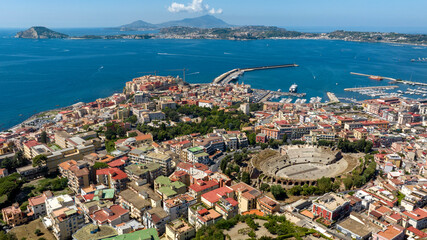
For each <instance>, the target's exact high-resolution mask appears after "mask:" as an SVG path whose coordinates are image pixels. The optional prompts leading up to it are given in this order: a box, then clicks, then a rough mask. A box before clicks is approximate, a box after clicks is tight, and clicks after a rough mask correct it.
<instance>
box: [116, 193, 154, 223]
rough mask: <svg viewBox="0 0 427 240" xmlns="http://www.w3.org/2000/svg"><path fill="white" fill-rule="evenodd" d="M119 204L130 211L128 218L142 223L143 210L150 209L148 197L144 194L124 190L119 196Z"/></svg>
mask: <svg viewBox="0 0 427 240" xmlns="http://www.w3.org/2000/svg"><path fill="white" fill-rule="evenodd" d="M119 203H120V204H121V206H122V207H123V208H125V209H128V210H129V211H130V217H132V218H134V219H136V220H138V221H140V222H142V215H143V213H144V211H145V210H147V209H149V208H151V207H152V205H151V201H150V196H149V194H148V193H146V192H143V191H141V192H139V193H137V192H134V191H133V190H132V189H126V190H124V191H121V192H120V194H119Z"/></svg>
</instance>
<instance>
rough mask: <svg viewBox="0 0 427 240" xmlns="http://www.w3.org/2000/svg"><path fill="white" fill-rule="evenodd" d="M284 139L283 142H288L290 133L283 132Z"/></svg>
mask: <svg viewBox="0 0 427 240" xmlns="http://www.w3.org/2000/svg"><path fill="white" fill-rule="evenodd" d="M282 141H283V144H286V143H287V142H288V135H287V134H283V138H282Z"/></svg>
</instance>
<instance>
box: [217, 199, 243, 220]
mask: <svg viewBox="0 0 427 240" xmlns="http://www.w3.org/2000/svg"><path fill="white" fill-rule="evenodd" d="M214 209H215V211H217V212H219V213H220V214H221V215H222V218H224V219H226V220H228V219H230V218H233V217H235V216H236V215H237V214H239V203H238V202H237V201H236V200H234V199H233V198H220V199H219V200H218V201H217V202H216V203H215V206H214Z"/></svg>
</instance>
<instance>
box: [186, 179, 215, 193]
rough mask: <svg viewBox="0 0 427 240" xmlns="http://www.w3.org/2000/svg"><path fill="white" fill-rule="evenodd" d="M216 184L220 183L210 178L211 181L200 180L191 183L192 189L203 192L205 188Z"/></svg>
mask: <svg viewBox="0 0 427 240" xmlns="http://www.w3.org/2000/svg"><path fill="white" fill-rule="evenodd" d="M216 185H219V184H218V182H217V181H215V180H210V181H203V180H200V181H199V182H198V183H195V184H192V185H190V187H189V188H190V189H191V190H193V191H195V192H201V191H203V190H205V189H208V188H211V187H214V186H216Z"/></svg>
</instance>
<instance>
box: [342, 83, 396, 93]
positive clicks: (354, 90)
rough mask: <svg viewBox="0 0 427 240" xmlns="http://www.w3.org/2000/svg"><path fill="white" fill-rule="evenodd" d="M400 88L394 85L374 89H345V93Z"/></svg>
mask: <svg viewBox="0 0 427 240" xmlns="http://www.w3.org/2000/svg"><path fill="white" fill-rule="evenodd" d="M398 87H399V86H396V85H392V86H374V87H358V88H344V91H347V92H357V91H363V90H390V89H395V88H398Z"/></svg>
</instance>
